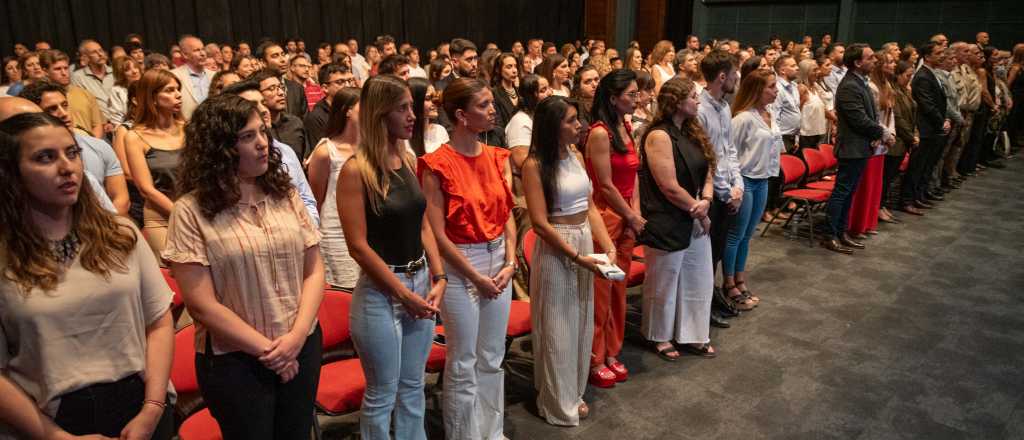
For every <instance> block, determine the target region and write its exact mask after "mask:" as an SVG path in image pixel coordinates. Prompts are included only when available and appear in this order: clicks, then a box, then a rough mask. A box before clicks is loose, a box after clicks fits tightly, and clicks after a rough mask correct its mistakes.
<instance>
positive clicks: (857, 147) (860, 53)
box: [821, 44, 894, 254]
mask: <svg viewBox="0 0 1024 440" xmlns="http://www.w3.org/2000/svg"><path fill="white" fill-rule="evenodd" d="M843 64H844V65H846V67H847V68H848V69H849V70H848V71H847V73H846V76H844V77H843V79H842V80H841V81H840V82H839V86H838V87H837V89H836V95H835V103H836V117H837V118H838V133H837V136H836V158H838V159H839V170H838V171H837V173H836V185H835V188H834V189H833V190H832V196H831V197H830V198H829V199H828V205H827V206H826V212H827V213H828V222H829V228H830V230H831V237H829V238H827V239H825V240H824V241H822V242H821V245H822V246H823V247H824V248H826V249H828V250H830V251H834V252H839V253H844V254H851V253H853V249H864V245H863V244H861V243H858V242H856V241H853V240H851V239H850V237H849V236H848V235H846V223H847V217H848V215H849V212H850V205H851V204H852V203H853V193H854V191H856V190H857V183H858V182H860V175H861V173H863V172H864V167H865V166H866V165H867V162H868V158H870V157H871V156H873V155H874V153H875V148H877V147H878V145H879V144H880V143H886V144H891V143H892V142H893V141H894V138H893V134H892V133H887V132H886V131H885V129H884V128H883V127H882V125H881V124H879V123H878V112H877V110H876V108H875V98H874V97H873V96H872V94H871V89H870V88H869V87H868V74H869V73H870V72H871V70H872V69H874V67H875V54H874V51H872V50H871V47H870V46H868V45H866V44H852V45H850V46H849V47H847V48H846V53H845V54H843Z"/></svg>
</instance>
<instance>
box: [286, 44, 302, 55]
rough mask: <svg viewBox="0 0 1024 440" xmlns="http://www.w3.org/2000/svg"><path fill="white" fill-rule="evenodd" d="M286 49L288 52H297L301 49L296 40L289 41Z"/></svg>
mask: <svg viewBox="0 0 1024 440" xmlns="http://www.w3.org/2000/svg"><path fill="white" fill-rule="evenodd" d="M285 49H288V53H295V52H297V51H298V50H299V46H298V44H295V42H294V41H289V42H287V43H285Z"/></svg>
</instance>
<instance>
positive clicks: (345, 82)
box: [327, 78, 356, 87]
mask: <svg viewBox="0 0 1024 440" xmlns="http://www.w3.org/2000/svg"><path fill="white" fill-rule="evenodd" d="M327 85H329V86H332V85H333V86H339V87H341V86H351V87H355V85H356V79H355V78H338V79H336V80H334V81H327Z"/></svg>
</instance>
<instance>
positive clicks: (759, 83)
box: [732, 69, 775, 116]
mask: <svg viewBox="0 0 1024 440" xmlns="http://www.w3.org/2000/svg"><path fill="white" fill-rule="evenodd" d="M773 81H775V72H772V71H771V70H762V69H755V70H753V71H751V72H750V73H748V74H746V75H745V76H744V77H743V80H742V81H740V89H739V91H737V92H736V99H735V100H734V101H733V102H734V105H733V107H732V115H733V116H736V115H738V114H740V113H743V112H744V111H747V110H749V109H751V108H754V107H757V101H759V100H760V99H761V93H763V92H764V89H765V88H766V87H768V85H769V84H771V83H772V82H773Z"/></svg>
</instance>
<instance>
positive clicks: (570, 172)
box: [523, 96, 615, 426]
mask: <svg viewBox="0 0 1024 440" xmlns="http://www.w3.org/2000/svg"><path fill="white" fill-rule="evenodd" d="M576 116H577V112H576V108H575V107H574V106H573V105H572V104H570V103H569V102H568V101H567V100H566V99H565V98H562V97H558V96H552V97H549V98H546V99H544V100H543V101H541V103H540V104H539V105H538V106H537V110H536V111H535V112H534V116H533V133H532V137H531V141H530V155H529V157H528V159H527V160H526V162H525V163H524V164H523V188H524V191H525V193H526V205H527V208H528V209H529V213H530V220H531V221H532V222H533V231H534V232H535V233H536V234H537V236H538V238H539V240H537V241H536V244H535V246H534V247H533V251H532V258H530V259H529V261H530V264H531V265H534V266H538V267H543V268H544V270H542V271H541V270H534V271H530V315H531V316H530V319H531V321H532V324H533V335H534V339H533V341H534V344H535V346H534V351H533V352H534V362H535V367H534V386H535V387H536V388H537V409H538V412H539V413H540V415H541V417H544V419H545V420H547V422H548V423H550V424H552V425H562V426H576V425H579V421H580V419H582V418H586V417H587V416H588V415H589V413H590V409H589V407H587V405H586V404H585V403H584V402H583V392H584V391H585V388H586V383H587V376H588V374H589V372H590V349H591V342H592V341H593V337H592V335H593V331H594V274H598V276H601V275H600V273H601V271H600V270H599V269H598V267H597V263H598V261H597V260H596V259H595V258H593V257H589V256H587V255H589V254H591V253H593V252H594V249H593V248H594V242H597V243H599V244H600V247H601V248H602V250H603V251H604V252H606V253H607V254H608V257H609V260H610V261H615V247H614V245H613V244H612V240H611V238H609V237H608V231H607V230H606V229H605V227H604V222H603V221H602V220H601V216H600V214H599V213H598V212H597V208H596V207H595V206H594V203H593V201H592V200H591V192H592V190H593V189H592V186H591V184H590V179H589V178H588V177H587V173H586V171H585V170H584V169H583V165H582V163H583V160H582V158H581V156H580V153H579V152H578V151H576V149H575V148H573V147H572V146H571V144H572V143H573V142H575V140H576V139H578V138H579V130H580V122H579V120H578V119H577V117H576ZM527 252H529V251H528V250H527Z"/></svg>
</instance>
